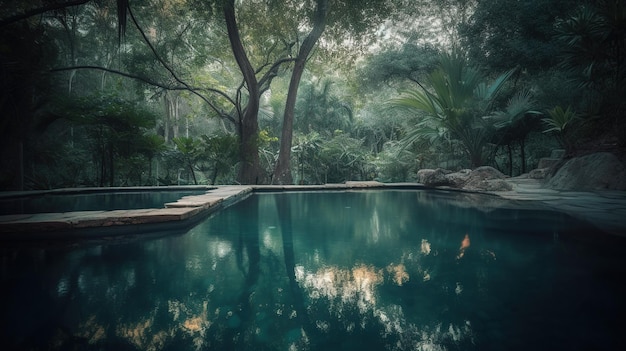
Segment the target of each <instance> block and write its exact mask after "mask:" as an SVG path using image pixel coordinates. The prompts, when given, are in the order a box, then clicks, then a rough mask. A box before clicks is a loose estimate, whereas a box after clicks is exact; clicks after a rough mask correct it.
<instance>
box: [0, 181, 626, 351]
mask: <svg viewBox="0 0 626 351" xmlns="http://www.w3.org/2000/svg"><path fill="white" fill-rule="evenodd" d="M460 196H462V197H463V198H462V199H460V198H459V197H460ZM468 196H469V195H462V194H455V193H448V192H440V191H389V190H385V191H380V190H372V191H353V192H350V191H348V192H343V191H342V192H299V193H261V194H253V195H251V196H250V197H248V198H247V199H245V200H243V201H242V202H240V203H237V204H235V205H233V206H231V207H228V208H226V209H224V210H222V211H220V212H217V213H215V214H214V215H212V216H211V217H209V218H207V219H206V220H204V221H203V222H201V223H200V224H198V225H197V226H195V227H194V228H192V229H191V230H190V231H189V232H187V233H186V234H184V235H178V236H170V237H164V238H157V239H148V240H134V241H126V242H108V243H104V244H103V243H101V242H100V243H98V244H92V245H89V244H85V245H68V246H58V247H36V246H32V245H28V246H24V245H20V246H14V247H8V246H5V247H2V249H1V251H0V252H1V257H2V270H1V271H0V272H1V273H0V277H1V280H0V283H1V284H2V286H3V289H1V292H0V294H1V295H0V296H1V298H2V304H3V312H2V324H1V325H0V330H2V331H0V333H1V335H2V337H1V339H0V342H1V345H6V346H8V348H9V349H13V348H22V349H32V350H42V349H46V350H47V349H59V350H61V349H81V348H87V349H97V350H99V349H102V350H105V349H116V350H228V349H237V350H529V349H531V350H555V349H567V350H588V349H594V350H614V349H622V348H623V347H624V346H625V341H624V340H623V338H621V324H620V322H619V320H620V318H621V316H622V315H623V313H624V312H626V305H625V303H624V299H623V297H624V296H626V294H625V293H626V289H625V288H624V287H622V285H623V284H621V282H620V279H622V277H624V273H626V272H625V271H626V258H625V257H624V256H625V255H623V250H624V248H625V247H626V246H625V245H624V240H623V239H621V238H616V237H611V236H605V235H603V233H601V232H598V231H597V230H596V229H594V228H593V227H591V226H589V225H587V224H585V223H583V222H579V221H576V220H575V219H573V218H571V217H568V216H566V215H563V214H560V213H558V212H553V211H544V210H532V209H516V208H514V207H515V206H510V208H509V207H507V208H494V207H488V206H480V205H476V204H481V203H485V202H487V201H488V200H489V198H483V197H481V196H484V195H471V199H468V198H467V197H468ZM472 203H473V205H472ZM7 287H8V288H7Z"/></svg>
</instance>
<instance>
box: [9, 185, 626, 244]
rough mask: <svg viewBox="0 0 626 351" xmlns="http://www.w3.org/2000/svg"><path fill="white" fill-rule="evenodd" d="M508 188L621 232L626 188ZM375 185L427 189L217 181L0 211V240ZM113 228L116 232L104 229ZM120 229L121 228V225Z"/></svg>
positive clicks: (161, 221) (519, 198)
mask: <svg viewBox="0 0 626 351" xmlns="http://www.w3.org/2000/svg"><path fill="white" fill-rule="evenodd" d="M509 181H510V182H511V184H512V185H513V191H507V192H493V193H491V194H492V195H497V196H499V197H500V198H503V199H509V200H513V201H514V202H515V203H518V204H519V203H522V204H523V205H524V207H526V206H530V207H532V206H533V205H537V204H539V205H541V206H543V207H545V206H547V207H549V208H551V209H554V210H557V211H560V212H565V213H568V214H570V215H572V216H573V217H577V218H581V219H584V220H587V221H589V222H591V223H592V224H594V225H596V226H597V227H599V228H601V229H602V230H604V231H607V232H609V233H611V234H615V235H620V236H626V192H624V191H601V192H566V191H555V190H550V189H544V188H542V187H541V184H540V182H539V181H536V180H532V179H522V178H511V179H509ZM363 188H379V189H421V188H423V189H426V188H425V187H423V186H422V185H420V184H416V183H394V184H383V183H378V182H346V183H345V184H326V185H313V186H298V185H288V186H274V185H259V186H238V185H228V186H218V187H216V188H215V189H210V190H207V192H206V193H205V194H202V195H193V196H185V197H183V198H181V199H179V200H178V201H176V202H172V203H167V204H165V208H158V209H141V210H114V211H81V212H66V213H39V214H20V215H4V216H0V240H28V239H31V238H33V239H34V238H46V237H49V234H52V233H59V234H58V236H64V233H69V232H80V231H81V230H88V229H98V230H100V233H106V234H101V235H108V236H111V235H117V234H127V233H129V232H131V233H132V232H137V231H138V230H137V229H138V228H143V229H146V228H153V229H155V228H156V229H157V230H158V229H162V228H164V227H176V226H183V227H184V226H187V227H188V226H190V225H192V224H194V223H195V222H197V221H198V220H200V219H202V218H204V217H205V216H207V215H208V214H209V213H211V212H213V211H215V210H218V209H221V208H224V207H226V206H229V205H230V204H233V203H235V202H237V201H239V200H241V199H243V198H245V197H246V196H248V195H249V194H251V193H252V192H254V191H258V192H264V191H265V192H267V191H313V190H350V189H363ZM107 228H108V229H111V228H116V229H115V231H114V232H115V234H111V231H110V230H109V231H107ZM121 229H125V230H121Z"/></svg>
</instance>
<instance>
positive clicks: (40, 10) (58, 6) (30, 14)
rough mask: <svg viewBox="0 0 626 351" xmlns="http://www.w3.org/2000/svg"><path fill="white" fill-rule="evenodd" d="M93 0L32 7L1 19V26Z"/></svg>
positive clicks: (77, 0) (78, 0) (76, 0)
mask: <svg viewBox="0 0 626 351" xmlns="http://www.w3.org/2000/svg"><path fill="white" fill-rule="evenodd" d="M90 1H91V0H74V1H68V2H62V3H53V4H49V5H47V6H42V7H39V8H36V9H31V10H28V11H26V12H23V13H20V14H17V15H13V16H10V17H7V18H4V19H1V20H0V28H1V27H4V26H6V25H8V24H11V23H14V22H18V21H21V20H25V19H27V18H29V17H33V16H37V15H40V14H42V13H44V12H48V11H53V10H59V9H64V8H66V7H72V6H78V5H84V4H86V3H88V2H90Z"/></svg>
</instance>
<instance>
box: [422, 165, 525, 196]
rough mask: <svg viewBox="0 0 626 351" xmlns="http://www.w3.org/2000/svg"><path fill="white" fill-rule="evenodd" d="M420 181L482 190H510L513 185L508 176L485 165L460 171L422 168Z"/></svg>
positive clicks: (430, 184)
mask: <svg viewBox="0 0 626 351" xmlns="http://www.w3.org/2000/svg"><path fill="white" fill-rule="evenodd" d="M417 179H418V182H420V183H422V184H424V185H425V186H449V187H452V188H458V189H467V190H480V191H508V190H512V189H513V187H512V186H511V184H509V183H508V182H507V181H506V180H505V179H506V176H505V175H504V174H502V173H501V172H500V171H498V170H497V169H495V168H493V167H489V166H483V167H478V168H476V169H475V170H469V169H463V170H460V171H458V172H451V171H449V170H445V169H441V168H437V169H421V170H419V171H418V172H417Z"/></svg>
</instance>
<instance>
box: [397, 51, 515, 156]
mask: <svg viewBox="0 0 626 351" xmlns="http://www.w3.org/2000/svg"><path fill="white" fill-rule="evenodd" d="M514 72H515V69H512V70H509V71H507V72H505V73H503V74H501V75H500V76H498V77H497V78H496V79H495V80H494V81H493V82H492V83H491V84H489V85H488V84H487V83H485V77H484V76H483V74H482V73H481V72H480V70H479V69H478V68H476V67H474V66H470V65H468V63H467V59H466V58H465V57H464V55H462V54H461V53H459V52H453V53H451V54H443V55H442V56H441V58H440V62H439V67H438V68H437V69H436V70H435V71H434V72H432V73H431V74H430V75H429V76H428V77H427V79H426V81H427V83H428V85H429V86H430V89H427V88H426V87H424V86H423V85H422V84H420V83H418V84H419V86H420V89H416V90H410V91H407V92H405V93H404V94H403V96H401V97H400V98H398V99H394V100H393V101H392V104H393V105H394V106H397V107H402V108H406V109H408V110H409V111H412V112H415V111H423V112H425V113H426V115H425V116H424V117H423V119H422V121H421V122H420V123H418V124H417V125H416V126H415V128H412V129H411V130H409V131H408V133H407V137H408V138H412V139H414V140H415V139H418V138H421V137H422V135H423V134H424V133H427V134H428V135H430V136H432V135H433V130H436V131H438V132H439V133H440V132H441V131H442V130H443V131H445V133H447V134H448V136H449V138H451V139H455V140H458V141H459V142H460V143H461V145H462V146H463V149H464V151H465V153H466V155H467V156H468V158H469V161H470V163H471V165H472V167H478V166H481V165H482V164H483V161H484V151H485V150H484V148H485V146H486V145H487V143H488V142H489V139H490V136H491V130H490V128H489V126H488V125H486V123H485V120H484V119H483V118H482V117H483V116H486V115H488V114H489V112H490V111H492V110H493V107H494V102H495V100H496V98H497V97H498V95H499V94H500V93H501V91H502V88H503V86H504V83H505V82H506V81H507V80H508V79H509V78H510V77H511V76H512V74H513V73H514ZM424 126H428V127H429V128H423V127H424ZM440 134H441V133H440Z"/></svg>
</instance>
